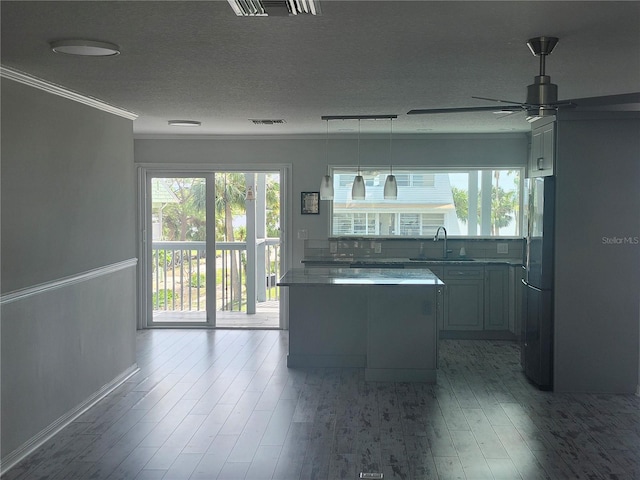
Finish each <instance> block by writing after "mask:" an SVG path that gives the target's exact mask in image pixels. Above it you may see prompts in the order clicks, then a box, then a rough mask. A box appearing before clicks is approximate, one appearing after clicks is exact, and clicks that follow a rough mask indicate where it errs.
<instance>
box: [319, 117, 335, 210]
mask: <svg viewBox="0 0 640 480" xmlns="http://www.w3.org/2000/svg"><path fill="white" fill-rule="evenodd" d="M325 155H326V158H327V174H326V175H325V176H324V177H322V182H320V200H333V179H332V178H331V174H330V171H329V120H327V139H326V143H325Z"/></svg>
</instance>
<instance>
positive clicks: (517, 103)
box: [471, 97, 524, 105]
mask: <svg viewBox="0 0 640 480" xmlns="http://www.w3.org/2000/svg"><path fill="white" fill-rule="evenodd" d="M471 98H476V99H478V100H488V101H490V102H501V103H513V104H514V105H524V104H523V103H522V102H514V101H512V100H501V99H499V98H487V97H471Z"/></svg>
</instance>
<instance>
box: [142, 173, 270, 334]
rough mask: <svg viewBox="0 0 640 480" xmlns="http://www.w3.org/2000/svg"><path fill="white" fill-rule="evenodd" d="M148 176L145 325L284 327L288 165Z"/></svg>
mask: <svg viewBox="0 0 640 480" xmlns="http://www.w3.org/2000/svg"><path fill="white" fill-rule="evenodd" d="M143 177H144V190H145V193H144V194H143V195H142V196H141V198H144V204H145V210H144V212H143V213H142V216H143V218H144V222H143V223H144V224H145V227H144V231H145V234H144V239H145V241H144V242H143V247H142V248H143V249H144V250H145V255H144V256H143V257H144V260H143V263H144V265H143V266H142V271H143V275H144V286H143V287H142V297H143V303H144V306H145V308H143V315H142V317H143V318H144V325H143V326H147V327H175V326H187V327H189V326H205V327H206V326H209V327H214V326H217V327H226V328H232V327H242V328H278V327H279V326H280V314H279V312H280V308H279V307H280V302H279V298H280V295H279V287H277V286H276V282H277V279H278V278H279V276H280V275H281V268H282V267H281V264H282V258H281V251H282V250H281V247H282V242H281V234H280V233H281V231H280V220H281V192H280V177H281V173H280V172H278V171H275V172H247V171H225V172H205V173H202V174H198V175H192V174H191V175H187V174H185V175H184V176H181V175H180V174H177V173H175V172H171V173H163V172H160V171H156V172H153V171H150V170H145V171H144V173H143Z"/></svg>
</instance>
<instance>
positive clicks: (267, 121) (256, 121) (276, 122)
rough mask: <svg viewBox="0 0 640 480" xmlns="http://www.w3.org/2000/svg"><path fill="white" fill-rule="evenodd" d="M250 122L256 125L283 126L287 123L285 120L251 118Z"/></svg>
mask: <svg viewBox="0 0 640 480" xmlns="http://www.w3.org/2000/svg"><path fill="white" fill-rule="evenodd" d="M249 121H251V122H253V123H254V125H282V124H283V123H287V122H285V121H284V120H283V119H281V118H278V119H258V118H250V119H249Z"/></svg>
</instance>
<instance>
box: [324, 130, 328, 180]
mask: <svg viewBox="0 0 640 480" xmlns="http://www.w3.org/2000/svg"><path fill="white" fill-rule="evenodd" d="M324 153H325V157H326V160H327V175H329V120H327V138H326V141H325V145H324Z"/></svg>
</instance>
